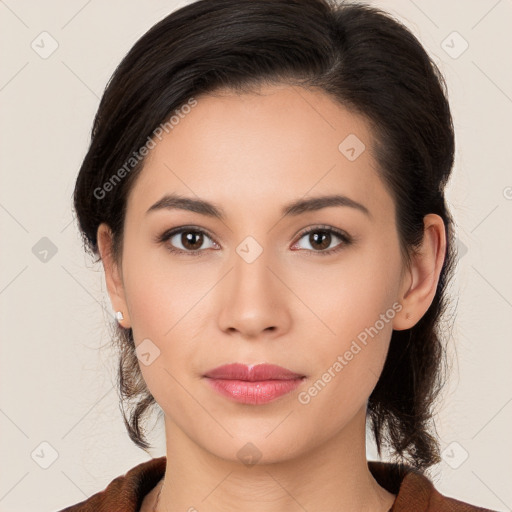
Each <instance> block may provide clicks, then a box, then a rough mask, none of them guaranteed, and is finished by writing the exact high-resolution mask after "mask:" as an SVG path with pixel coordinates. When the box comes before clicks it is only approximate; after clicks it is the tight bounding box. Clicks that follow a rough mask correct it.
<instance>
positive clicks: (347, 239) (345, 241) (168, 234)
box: [156, 226, 354, 257]
mask: <svg viewBox="0 0 512 512" xmlns="http://www.w3.org/2000/svg"><path fill="white" fill-rule="evenodd" d="M314 232H321V233H330V234H334V235H335V236H337V237H338V238H339V239H341V243H339V244H338V245H337V246H335V247H333V248H332V249H328V250H323V251H314V250H310V249H302V250H303V251H304V250H305V251H307V252H310V253H313V254H315V255H317V254H318V255H319V256H329V255H331V254H335V253H337V252H339V251H341V250H342V249H343V248H344V247H347V246H349V245H351V244H352V243H353V241H354V239H353V238H352V237H351V236H350V235H348V234H347V233H345V232H343V231H340V230H338V229H335V228H333V227H330V226H314V227H312V228H308V229H306V230H304V231H303V232H302V233H300V235H299V237H298V241H299V240H301V239H302V238H304V237H305V236H306V235H309V234H310V233H314ZM182 233H200V234H202V235H204V236H206V237H208V238H210V239H212V237H211V236H210V235H209V234H208V233H207V232H206V231H204V230H203V229H201V228H198V227H194V226H182V227H179V228H173V229H170V230H167V231H165V232H164V233H162V234H161V235H159V236H157V238H156V241H157V242H159V243H163V242H167V241H168V240H169V239H170V238H172V237H173V236H175V235H179V234H182ZM215 243H216V242H215ZM166 248H167V250H168V251H169V252H171V253H173V254H187V255H189V256H192V257H201V256H203V255H204V253H205V252H206V251H205V250H204V249H199V250H196V251H184V250H182V249H176V248H175V247H173V246H172V245H170V244H166Z"/></svg>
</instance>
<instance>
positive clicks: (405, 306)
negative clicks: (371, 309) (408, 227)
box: [393, 213, 446, 331]
mask: <svg viewBox="0 0 512 512" xmlns="http://www.w3.org/2000/svg"><path fill="white" fill-rule="evenodd" d="M423 226H424V228H423V242H422V244H421V246H420V248H419V249H417V250H416V251H415V252H414V253H413V254H412V256H411V263H410V266H409V268H408V269H407V270H406V272H405V274H404V278H403V281H402V284H401V288H400V296H399V302H400V304H401V305H402V309H401V310H400V311H399V312H398V313H397V315H395V317H394V319H393V320H394V321H393V329H395V330H397V331H400V330H404V329H410V328H411V327H413V326H414V325H416V323H417V322H418V321H419V320H420V319H421V317H422V316H423V315H424V314H425V313H426V312H427V310H428V308H429V307H430V305H431V304H432V301H433V300H434V297H435V294H436V289H437V283H438V282H439V274H440V273H441V269H442V267H443V263H444V259H445V254H446V230H445V225H444V222H443V219H442V218H441V217H440V216H439V215H436V214H433V213H430V214H428V215H426V216H425V217H424V218H423Z"/></svg>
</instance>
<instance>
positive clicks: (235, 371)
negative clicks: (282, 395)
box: [204, 363, 304, 382]
mask: <svg viewBox="0 0 512 512" xmlns="http://www.w3.org/2000/svg"><path fill="white" fill-rule="evenodd" d="M204 376H205V377H209V378H211V379H226V380H245V381H249V382H255V381H261V380H291V379H299V378H302V377H304V375H300V374H298V373H295V372H292V371H290V370H287V369H286V368H283V367H282V366H277V365H275V364H265V363H263V364H257V365H246V364H242V363H232V364H225V365H222V366H218V367H217V368H214V369H213V370H210V371H208V372H207V373H206V374H205V375H204Z"/></svg>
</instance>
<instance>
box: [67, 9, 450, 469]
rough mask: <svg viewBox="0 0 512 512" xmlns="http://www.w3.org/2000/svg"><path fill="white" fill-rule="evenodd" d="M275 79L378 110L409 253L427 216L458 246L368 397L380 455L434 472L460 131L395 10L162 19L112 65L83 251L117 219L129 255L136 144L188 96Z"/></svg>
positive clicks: (122, 380) (127, 343) (130, 419)
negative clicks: (451, 180)
mask: <svg viewBox="0 0 512 512" xmlns="http://www.w3.org/2000/svg"><path fill="white" fill-rule="evenodd" d="M278 83H281V84H290V85H297V86H301V87H305V88H315V89H317V90H320V91H322V92H324V93H327V94H329V95H330V96H331V97H332V98H334V99H335V100H336V101H337V102H339V103H340V104H341V105H343V106H344V107H346V108H348V109H349V110H351V111H353V112H355V113H358V114H360V115H361V116H363V117H364V118H365V119H366V120H367V121H368V122H369V124H370V126H371V129H372V133H373V136H374V140H373V144H372V148H371V150H372V151H373V155H374V157H375V159H376V161H377V163H378V166H379V170H380V173H381V176H382V178H383V181H384V183H385V184H386V186H387V187H388V188H389V190H390V192H391V193H392V195H393V198H394V200H395V207H396V214H397V228H398V232H399V237H400V245H401V249H402V252H403V254H404V256H405V258H407V257H408V256H410V254H411V253H412V251H414V250H415V248H417V247H418V245H419V244H420V242H421V241H422V237H423V218H424V216H425V215H427V214H428V213H435V214H438V215H440V216H441V217H442V218H443V220H444V223H445V227H446V232H447V253H446V258H445V262H444V265H443V268H442V271H441V275H440V280H439V283H438V287H437V291H436V295H435V298H434V300H433V303H432V304H431V306H430V308H429V309H428V311H427V312H426V314H425V315H424V316H423V318H421V320H420V321H419V322H418V323H417V324H416V325H415V326H414V327H413V328H411V329H408V330H405V331H393V334H392V338H391V344H390V348H389V352H388V355H387V359H386V363H385V366H384V369H383V371H382V374H381V376H380V379H379V381H378V383H377V385H376V387H375V389H374V390H373V392H372V394H371V396H370V399H369V402H368V417H369V419H370V422H371V427H372V430H373V433H374V435H375V439H376V443H377V448H378V450H379V453H381V449H382V447H383V446H387V447H388V448H390V449H391V452H392V454H393V455H394V457H395V458H397V459H398V460H401V461H405V462H408V463H409V464H412V465H413V466H414V467H416V468H417V469H419V470H424V469H425V468H427V467H428V466H430V465H432V464H434V463H436V462H438V461H439V446H438V441H437V439H436V436H435V435H433V431H434V430H435V426H434V423H433V419H432V418H433V409H432V407H433V404H434V401H435V398H436V397H437V396H438V393H439V391H440V389H441V386H442V383H443V381H444V378H443V377H441V375H442V371H441V370H443V368H444V365H443V364H442V363H443V357H444V354H445V350H444V347H443V343H442V340H441V337H440V332H439V325H440V321H441V314H442V313H443V311H444V309H445V306H446V303H445V302H446V298H445V289H446V285H447V282H448V280H449V277H450V276H451V274H452V266H453V262H454V255H455V254H454V250H455V249H454V244H453V234H452V220H451V217H450V214H449V212H448V209H447V206H446V202H445V198H444V187H445V185H446V182H447V180H448V177H449V175H450V172H451V168H452V164H453V154H454V135H453V126H452V119H451V114H450V109H449V105H448V101H447V98H446V85H445V82H444V80H443V78H442V75H441V73H440V72H439V70H438V68H437V67H436V65H435V64H434V63H433V62H432V60H431V59H430V58H429V56H428V55H427V53H426V52H425V50H424V49H423V47H422V45H421V44H420V43H419V42H418V40H417V39H416V38H415V37H414V36H413V35H412V34H411V32H410V31H409V30H408V29H406V28H405V27H404V26H403V25H402V24H401V23H400V22H398V21H397V20H395V19H394V18H392V17H391V16H390V15H389V14H386V13H384V12H382V11H380V10H378V9H376V8H373V7H370V6H367V5H364V4H355V3H342V4H338V3H336V2H335V1H334V0H200V1H197V2H194V3H191V4H189V5H186V6H185V7H182V8H180V9H179V10H177V11H175V12H173V13H171V14H170V15H168V16H167V17H166V18H164V19H163V20H162V21H160V22H159V23H157V24H156V25H154V26H153V27H152V28H151V29H150V30H149V31H148V32H146V33H145V34H144V35H143V36H142V37H141V38H140V39H139V40H138V41H137V43H136V44H135V45H134V46H133V48H132V49H131V50H130V51H129V53H128V54H127V55H126V57H125V58H124V59H123V61H122V62H121V63H120V65H119V66H118V67H117V69H116V70H115V72H114V74H113V76H112V78H111V80H110V81H109V83H108V85H107V87H106V89H105V92H104V94H103V97H102V99H101V102H100V105H99V108H98V111H97V114H96V117H95V119H94V126H93V129H92V136H91V143H90V147H89V150H88V152H87V154H86V156H85V158H84V161H83V164H82V166H81V169H80V173H79V175H78V178H77V181H76V188H75V192H74V206H75V210H76V214H77V218H78V222H79V227H80V230H81V232H82V235H83V240H84V246H85V249H86V250H88V251H89V252H90V253H91V254H92V255H96V256H98V247H97V238H96V234H97V229H98V226H99V224H100V223H102V222H106V223H107V224H108V225H109V226H110V228H111V230H112V233H113V242H114V244H113V247H114V256H115V258H116V259H117V261H120V258H121V249H122V239H123V223H124V217H125V210H126V200H127V196H128V193H129V191H130V189H131V187H132V186H133V183H134V180H135V178H136V176H137V175H138V173H139V172H140V170H141V169H142V167H143V164H144V159H143V158H142V159H139V158H132V156H133V155H139V150H140V148H141V147H143V146H144V145H145V144H146V143H147V141H148V140H150V139H151V138H154V130H155V129H156V128H157V127H158V126H159V125H161V124H162V123H165V122H169V118H170V116H172V115H173V114H174V115H175V114H176V112H177V111H178V109H179V108H180V107H181V106H183V105H186V104H187V102H189V101H190V98H197V97H198V96H200V95H201V94H208V93H211V92H214V91H215V90H218V89H219V88H227V89H228V90H232V91H234V92H250V91H251V90H254V89H255V88H257V86H258V85H261V84H278ZM340 142H341V141H340ZM127 162H130V166H129V167H127V166H126V163H127ZM122 168H124V169H125V171H124V172H119V171H120V169H122ZM106 184H110V185H108V186H106ZM98 261H99V259H98V260H96V262H98ZM116 329H117V331H116V332H117V335H116V336H114V339H115V341H116V342H118V344H119V345H118V346H119V351H120V360H119V393H120V403H121V410H122V412H123V419H124V422H125V425H126V428H127V430H128V433H129V435H130V437H131V439H132V440H133V441H134V442H135V443H136V444H137V445H138V446H139V447H141V448H143V449H146V448H149V447H150V445H149V444H148V443H147V440H146V436H145V434H144V429H143V428H142V427H141V421H142V420H143V419H144V417H145V416H147V415H148V414H149V412H150V411H151V408H152V406H154V405H155V404H156V402H155V400H154V398H153V397H152V395H151V394H150V392H149V390H148V389H147V387H146V385H145V382H144V380H143V378H142V375H141V372H140V369H139V364H138V360H137V357H136V354H135V345H134V340H133V335H132V330H131V329H124V328H121V327H116ZM125 406H129V407H130V408H131V410H130V413H129V415H128V416H127V412H126V407H125Z"/></svg>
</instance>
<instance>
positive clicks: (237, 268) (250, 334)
mask: <svg viewBox="0 0 512 512" xmlns="http://www.w3.org/2000/svg"><path fill="white" fill-rule="evenodd" d="M279 273H280V272H279V270H278V267H277V264H276V263H275V261H274V262H273V263H271V262H270V261H269V258H268V257H267V253H266V251H265V250H264V251H263V252H262V253H261V254H260V255H259V256H258V257H257V258H256V259H255V260H254V261H252V262H251V263H249V262H248V261H246V260H245V259H244V258H243V257H241V256H239V255H238V254H237V253H235V255H234V258H233V268H232V270H231V272H229V274H228V275H227V276H226V277H225V278H224V279H223V280H222V283H221V286H220V287H219V293H218V301H219V302H218V304H219V308H220V311H219V314H218V323H219V328H220V329H221V330H222V331H223V332H226V333H228V334H234V333H238V334H239V335H240V336H241V337H243V338H246V339H261V338H262V337H264V338H266V339H268V338H275V337H278V336H280V335H282V333H283V332H284V331H286V330H287V329H288V328H289V325H290V320H291V318H290V311H289V309H288V307H287V300H289V297H290V292H289V290H288V289H287V288H286V286H285V284H284V283H283V281H285V280H284V279H283V278H282V277H281V279H280V278H279Z"/></svg>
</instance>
